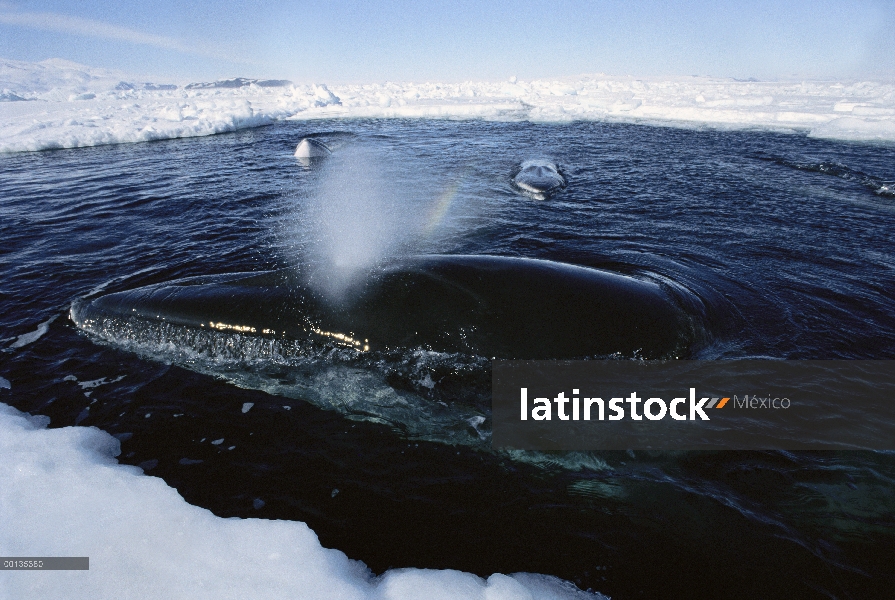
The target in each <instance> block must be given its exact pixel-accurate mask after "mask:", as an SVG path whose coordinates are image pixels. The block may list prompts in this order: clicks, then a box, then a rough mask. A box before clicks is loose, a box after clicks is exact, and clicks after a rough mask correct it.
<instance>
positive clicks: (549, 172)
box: [513, 160, 566, 200]
mask: <svg viewBox="0 0 895 600" xmlns="http://www.w3.org/2000/svg"><path fill="white" fill-rule="evenodd" d="M513 183H515V184H516V186H517V187H519V189H521V190H522V191H524V192H525V193H527V194H529V195H532V196H534V197H535V198H537V199H538V200H544V199H546V198H547V197H548V196H550V195H551V194H553V193H555V192H557V191H559V190H561V189H562V188H564V187H565V186H566V180H565V179H564V178H563V176H562V175H561V174H560V172H559V168H558V167H557V166H556V165H555V164H553V163H552V162H550V161H546V160H527V161H525V162H524V163H522V164H521V165H519V172H518V173H517V174H516V176H515V177H514V178H513Z"/></svg>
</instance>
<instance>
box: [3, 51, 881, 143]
mask: <svg viewBox="0 0 895 600" xmlns="http://www.w3.org/2000/svg"><path fill="white" fill-rule="evenodd" d="M128 80H129V78H128V77H127V76H126V75H124V74H121V73H114V72H110V71H104V70H102V69H93V68H90V67H86V66H83V65H78V64H76V63H71V62H68V61H62V60H58V59H52V60H48V61H43V62H40V63H28V62H22V61H12V60H3V59H0V90H2V98H0V99H2V100H7V101H3V102H0V152H19V151H28V150H45V149H50V148H75V147H80V146H95V145H99V144H115V143H124V142H140V141H148V140H158V139H167V138H178V137H190V136H202V135H212V134H215V133H222V132H227V131H235V130H237V129H242V128H247V127H258V126H261V125H266V124H269V123H271V122H273V121H275V120H279V119H297V120H306V119H320V118H340V117H347V118H356V117H375V118H392V117H396V118H435V119H490V120H518V121H537V122H568V121H576V120H592V121H593V120H596V121H610V122H628V123H643V124H654V125H655V124H658V125H672V126H676V127H693V128H704V127H714V128H722V129H764V130H773V131H801V132H806V133H808V134H809V135H812V136H814V137H823V138H832V139H844V140H866V141H878V142H879V141H882V142H892V141H895V84H893V83H885V82H878V81H842V82H837V81H754V80H753V81H737V80H734V79H726V78H715V77H666V78H657V77H653V78H635V77H627V76H611V75H602V74H598V75H588V76H580V77H565V78H557V79H540V80H532V81H521V80H518V79H516V78H513V79H511V80H510V81H496V82H463V83H450V84H448V83H431V82H429V83H410V82H408V83H394V82H388V83H383V84H365V85H360V84H358V85H339V86H336V85H333V86H327V85H323V84H315V85H299V84H290V83H289V82H287V81H282V80H271V81H261V80H249V79H234V80H228V81H224V82H215V83H210V84H190V85H181V86H177V85H174V84H170V83H168V84H158V83H145V84H130V83H127V81H128ZM122 83H126V85H123V86H122V85H121V84H122ZM11 100H30V102H23V101H11Z"/></svg>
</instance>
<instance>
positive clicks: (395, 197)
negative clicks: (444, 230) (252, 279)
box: [301, 146, 438, 302]
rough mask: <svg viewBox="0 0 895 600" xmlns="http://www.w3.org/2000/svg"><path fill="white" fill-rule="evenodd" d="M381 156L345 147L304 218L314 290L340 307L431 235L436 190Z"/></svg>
mask: <svg viewBox="0 0 895 600" xmlns="http://www.w3.org/2000/svg"><path fill="white" fill-rule="evenodd" d="M408 171H410V169H408V167H407V165H406V163H403V162H400V161H398V160H397V159H394V158H390V157H389V155H388V153H387V152H385V151H383V150H382V149H375V148H369V147H363V146H358V147H345V148H342V149H341V150H340V151H339V152H338V153H336V154H334V155H333V156H332V157H329V158H328V159H327V161H326V163H325V164H324V165H322V171H321V173H320V177H319V185H318V187H317V189H316V190H315V192H314V193H313V195H312V196H311V197H310V198H308V199H307V202H306V206H305V210H304V211H303V213H304V214H303V215H302V216H301V221H302V226H303V228H304V229H305V231H306V236H307V243H306V248H305V251H304V254H305V256H304V257H303V262H304V263H305V264H306V271H307V273H308V283H309V284H310V286H311V287H312V288H313V289H314V290H316V291H317V292H319V293H321V294H323V295H325V296H327V297H328V298H329V299H330V300H331V301H334V302H345V301H348V300H350V298H351V296H352V294H353V292H354V291H356V290H357V289H359V288H360V287H361V286H362V285H363V283H364V282H365V281H366V280H367V278H368V276H369V274H370V273H371V272H372V271H373V270H374V269H375V268H376V266H377V265H379V264H381V263H382V262H384V261H386V260H389V259H391V258H394V257H396V256H398V255H400V254H401V253H402V252H407V251H412V250H413V249H414V247H415V246H418V241H419V239H420V235H421V234H422V233H423V232H424V231H425V230H426V225H427V223H426V219H427V216H428V214H429V213H430V212H431V206H432V204H433V201H434V200H435V198H436V197H437V195H438V193H437V187H438V186H437V184H436V183H435V182H434V181H426V180H425V177H421V176H420V174H419V173H411V172H408Z"/></svg>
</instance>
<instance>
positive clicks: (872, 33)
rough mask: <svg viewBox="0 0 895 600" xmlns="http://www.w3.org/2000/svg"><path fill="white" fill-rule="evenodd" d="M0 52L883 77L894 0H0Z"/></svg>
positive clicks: (209, 74) (285, 72) (169, 74)
mask: <svg viewBox="0 0 895 600" xmlns="http://www.w3.org/2000/svg"><path fill="white" fill-rule="evenodd" d="M0 57H4V58H12V59H17V60H28V61H39V60H43V59H46V58H53V57H58V58H65V59H68V60H73V61H76V62H81V63H84V64H88V65H91V66H97V67H105V68H111V69H119V70H122V71H125V72H129V73H133V74H135V75H146V76H152V77H154V78H155V79H156V80H178V81H182V80H208V79H216V78H222V77H234V76H247V77H275V78H287V79H292V80H294V81H297V82H308V81H322V82H333V83H342V82H371V83H372V82H382V81H386V80H392V81H408V80H412V81H424V80H429V81H459V80H467V79H474V80H477V79H478V80H480V79H504V78H507V77H510V76H513V75H516V76H518V77H520V78H523V79H531V78H536V77H551V76H566V75H578V74H583V73H598V72H603V73H609V74H617V75H637V76H654V75H713V76H726V77H738V78H746V77H756V78H771V79H773V78H783V79H790V78H831V77H832V78H844V79H848V78H856V77H865V78H884V79H893V78H895V0H847V1H844V0H831V1H828V2H821V1H814V2H809V1H805V0H798V1H791V2H787V1H786V0H779V1H776V2H772V1H765V0H757V1H753V2H749V1H746V2H743V1H742V0H741V1H737V2H728V1H726V0H716V1H713V2H705V1H678V2H670V1H669V2H661V1H651V0H645V1H642V2H630V1H628V2H623V1H616V0H606V1H601V0H592V1H586V0H552V1H550V2H540V1H538V2H534V1H529V2H517V1H513V0H503V1H501V0H478V1H468V0H456V1H451V2H424V1H416V2H414V1H404V0H391V1H383V0H367V1H356V0H344V1H341V0H317V1H292V2H287V1H284V0H279V1H278V0H273V1H270V2H256V1H252V0H215V1H214V2H212V1H207V0H193V1H192V2H182V1H176V2H175V1H173V0H158V1H155V2H145V1H140V2H130V1H120V0H119V1H114V2H113V1H111V0H96V1H93V2H90V1H86V0H85V1H70V0H55V1H52V0H11V1H6V0H0Z"/></svg>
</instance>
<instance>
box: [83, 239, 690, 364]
mask: <svg viewBox="0 0 895 600" xmlns="http://www.w3.org/2000/svg"><path fill="white" fill-rule="evenodd" d="M675 294H676V292H675V291H674V290H672V289H669V288H668V287H667V286H663V285H660V284H659V283H656V282H653V281H648V280H644V279H638V278H634V277H630V276H626V275H621V274H618V273H614V272H611V271H606V270H601V269H595V268H590V267H583V266H577V265H572V264H566V263H560V262H554V261H548V260H540V259H530V258H517V257H503V256H484V255H472V256H466V255H426V256H414V257H408V258H403V259H400V260H393V261H391V262H390V263H388V264H385V265H383V266H381V267H379V268H377V269H376V270H375V271H374V272H373V273H372V274H370V276H369V277H368V278H366V279H365V281H364V282H363V283H362V284H359V285H358V286H357V287H356V288H355V289H352V290H351V292H350V293H349V294H346V296H347V297H346V298H343V299H333V298H331V297H328V296H327V295H325V294H321V293H318V292H316V291H315V290H314V288H313V287H312V286H310V285H308V283H307V281H306V278H305V277H304V276H303V274H302V273H301V272H300V271H299V270H297V269H292V268H284V269H279V270H275V271H264V272H257V273H229V274H223V275H204V276H198V277H189V278H185V279H178V280H174V281H168V282H162V283H156V284H151V285H147V286H143V287H139V288H135V289H131V290H124V291H118V292H114V293H109V294H106V295H101V296H98V297H94V298H85V299H82V300H80V301H78V302H76V303H74V304H73V306H72V308H71V313H70V314H71V318H72V320H73V321H74V323H75V324H76V325H77V326H78V327H79V328H80V329H82V330H84V331H86V332H88V333H96V334H99V335H102V333H103V331H111V330H113V329H114V330H115V331H118V332H127V331H134V330H136V329H138V328H139V327H140V323H141V322H154V323H163V324H165V325H166V326H174V327H182V328H189V329H195V330H205V331H211V332H224V333H228V334H233V333H235V334H240V335H246V336H260V337H271V338H288V339H293V340H302V341H307V342H310V343H312V344H318V345H322V346H324V347H326V346H338V347H342V348H350V349H354V350H356V351H357V352H376V351H390V350H395V349H398V350H401V349H404V350H406V349H415V348H423V349H427V350H432V351H436V352H447V353H452V352H458V353H465V354H471V355H475V356H481V357H486V358H504V359H576V358H591V357H608V356H613V355H615V356H632V357H640V358H672V357H677V356H679V355H681V354H682V353H686V352H687V349H688V347H689V346H690V345H691V344H692V342H693V334H692V324H691V320H690V318H689V317H688V315H687V313H686V312H685V311H684V310H683V309H682V306H683V304H682V302H681V301H680V300H679V299H678V298H677V297H676V295H675Z"/></svg>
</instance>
